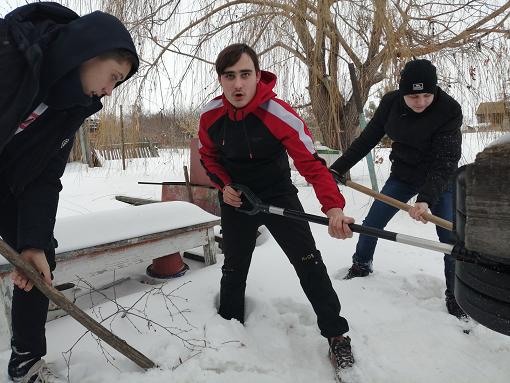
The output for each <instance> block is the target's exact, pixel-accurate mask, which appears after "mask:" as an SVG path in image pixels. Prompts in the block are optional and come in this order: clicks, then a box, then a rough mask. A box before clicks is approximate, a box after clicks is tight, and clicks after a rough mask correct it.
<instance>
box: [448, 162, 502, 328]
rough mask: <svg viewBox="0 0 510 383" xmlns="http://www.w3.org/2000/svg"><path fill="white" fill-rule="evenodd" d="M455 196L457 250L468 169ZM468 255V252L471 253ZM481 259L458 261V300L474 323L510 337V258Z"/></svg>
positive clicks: (460, 243) (460, 241)
mask: <svg viewBox="0 0 510 383" xmlns="http://www.w3.org/2000/svg"><path fill="white" fill-rule="evenodd" d="M468 166H469V165H468ZM455 195H456V203H455V206H456V215H455V222H454V230H455V233H456V235H457V246H460V247H463V244H464V242H465V230H464V229H465V226H466V166H465V167H463V168H461V169H460V170H459V173H458V176H457V188H456V194H455ZM465 251H467V252H469V249H465ZM509 251H510V243H509ZM479 256H480V261H481V262H479V263H470V262H464V261H460V260H457V261H456V265H455V274H456V278H455V298H456V299H457V302H458V303H459V305H460V307H462V309H463V310H464V311H465V312H466V313H467V314H468V315H469V316H471V317H472V318H473V319H474V320H476V321H477V322H479V323H480V324H482V325H484V326H486V327H488V328H490V329H492V330H494V331H497V332H499V333H502V334H505V335H510V261H509V258H501V257H494V256H491V255H490V254H479Z"/></svg>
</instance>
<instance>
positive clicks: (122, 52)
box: [98, 48, 139, 72]
mask: <svg viewBox="0 0 510 383" xmlns="http://www.w3.org/2000/svg"><path fill="white" fill-rule="evenodd" d="M98 57H99V58H100V59H101V60H108V59H113V60H115V61H117V62H118V63H122V62H128V63H130V64H131V71H130V72H136V70H137V69H138V65H139V62H138V57H136V55H135V54H134V53H133V52H131V51H130V50H128V49H124V48H116V49H112V50H109V51H106V52H104V53H101V54H100V55H98Z"/></svg>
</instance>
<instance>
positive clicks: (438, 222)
mask: <svg viewBox="0 0 510 383" xmlns="http://www.w3.org/2000/svg"><path fill="white" fill-rule="evenodd" d="M345 185H346V186H349V187H350V188H352V189H354V190H357V191H359V192H361V193H364V194H367V195H369V196H371V197H374V198H375V199H377V200H379V201H382V202H385V203H387V204H388V205H391V206H393V207H396V208H397V209H401V210H404V211H409V209H410V208H411V205H408V204H406V203H404V202H401V201H399V200H396V199H395V198H391V197H388V196H387V195H384V194H381V193H378V192H376V191H373V190H372V189H370V188H367V187H365V186H363V185H360V184H358V183H356V182H352V181H350V180H347V181H346V182H345ZM423 218H425V219H426V220H427V221H429V222H432V223H433V224H435V225H437V226H440V227H442V228H444V229H447V230H450V231H452V230H453V224H452V223H451V222H450V221H447V220H446V219H443V218H440V217H438V216H435V215H433V214H430V213H423Z"/></svg>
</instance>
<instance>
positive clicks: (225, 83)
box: [218, 53, 260, 109]
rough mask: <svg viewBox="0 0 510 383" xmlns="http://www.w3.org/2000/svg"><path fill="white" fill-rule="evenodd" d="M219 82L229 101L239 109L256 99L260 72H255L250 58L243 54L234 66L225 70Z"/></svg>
mask: <svg viewBox="0 0 510 383" xmlns="http://www.w3.org/2000/svg"><path fill="white" fill-rule="evenodd" d="M218 80H219V82H220V85H221V88H222V89H223V93H224V94H225V97H226V98H227V100H228V101H229V102H230V103H231V104H232V105H233V106H234V107H235V108H238V109H239V108H243V107H245V106H246V105H248V103H249V102H250V101H251V100H252V99H253V97H255V93H256V92H257V83H258V82H259V80H260V72H256V71H255V65H254V64H253V60H252V59H251V58H250V56H248V55H247V54H246V53H243V54H242V55H241V57H239V60H238V61H237V62H236V63H235V64H234V65H232V66H229V67H227V68H225V70H224V72H223V73H222V74H221V75H220V76H219V78H218Z"/></svg>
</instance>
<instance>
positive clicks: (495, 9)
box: [102, 0, 510, 149]
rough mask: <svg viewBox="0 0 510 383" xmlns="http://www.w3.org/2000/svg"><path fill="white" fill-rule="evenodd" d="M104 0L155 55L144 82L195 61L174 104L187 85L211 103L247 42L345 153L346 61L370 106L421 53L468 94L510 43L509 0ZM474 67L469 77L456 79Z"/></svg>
mask: <svg viewBox="0 0 510 383" xmlns="http://www.w3.org/2000/svg"><path fill="white" fill-rule="evenodd" d="M102 1H104V3H105V6H106V8H107V10H108V11H110V12H112V13H114V14H117V15H119V16H121V18H122V19H123V20H127V21H128V25H130V26H131V29H132V31H133V32H134V33H135V34H136V35H137V39H138V41H140V44H141V46H143V48H144V49H145V53H148V52H150V53H151V54H150V55H145V56H144V66H143V68H142V71H141V76H142V79H143V80H144V81H143V82H142V83H144V84H145V86H147V85H151V84H152V85H153V84H155V83H157V81H167V82H168V81H170V82H171V80H172V70H173V69H172V68H169V63H170V61H169V60H168V59H167V57H170V56H169V55H175V54H178V55H180V56H181V57H183V58H186V59H187V61H185V64H184V66H183V67H182V66H181V69H182V68H184V69H183V70H181V73H180V75H179V77H178V81H177V82H175V81H174V82H172V85H171V86H170V87H169V89H170V88H171V90H172V92H171V93H172V95H173V96H174V97H173V102H175V100H176V99H177V100H178V99H179V98H178V97H175V96H177V95H178V94H181V95H182V92H183V91H184V92H189V91H190V89H189V87H192V88H193V87H200V88H201V89H199V90H200V92H198V91H196V90H195V89H193V90H191V91H192V92H196V94H197V95H198V94H199V93H200V95H201V96H203V97H206V93H207V92H211V91H214V88H213V87H211V86H207V85H208V84H209V85H211V84H213V81H212V80H214V76H213V75H212V65H211V64H212V61H214V58H215V56H216V54H217V53H218V52H219V49H221V47H224V46H226V45H227V44H228V43H230V42H234V41H236V42H238V41H244V42H247V43H249V44H250V45H252V46H254V47H255V49H256V50H257V51H258V52H259V54H260V55H261V60H262V63H263V65H264V68H269V69H272V70H274V71H276V72H277V73H278V74H279V76H280V78H282V79H283V82H284V83H285V84H286V88H285V89H284V91H283V94H282V98H285V99H288V100H290V101H291V102H293V101H296V100H300V102H298V103H299V104H301V105H304V106H306V105H308V106H311V108H312V111H313V114H314V116H315V119H316V121H317V123H318V125H319V129H320V132H321V135H322V140H323V141H324V143H325V144H326V145H328V146H330V147H334V148H342V149H345V148H346V147H347V146H348V145H349V144H350V143H351V142H352V140H353V139H354V136H355V132H356V126H357V124H358V112H357V111H356V107H355V104H354V100H353V97H352V91H351V85H350V83H349V76H348V70H347V64H348V63H350V62H352V63H353V64H354V66H355V68H356V73H357V78H358V80H359V84H360V92H361V99H362V102H363V103H365V102H366V101H367V99H368V97H369V94H370V92H371V90H372V87H374V85H376V84H379V83H381V81H383V80H384V81H387V82H388V83H390V84H395V83H396V79H397V78H398V73H399V71H400V69H401V67H402V66H403V64H404V63H405V62H406V61H407V60H409V59H411V58H413V57H423V56H425V57H428V58H432V59H433V60H434V62H436V63H437V64H440V68H441V65H442V69H443V72H442V73H443V78H442V85H444V86H447V87H449V86H455V84H456V83H457V82H458V83H462V86H465V87H466V88H467V89H469V88H468V86H469V80H471V82H473V81H475V80H476V77H475V76H476V69H477V68H478V69H480V72H482V71H483V70H484V68H487V66H488V64H487V62H486V60H487V59H488V58H490V59H491V60H492V61H495V60H496V56H498V55H501V52H502V51H504V50H505V49H506V48H507V46H508V42H507V40H505V38H506V39H508V38H509V37H510V32H509V22H508V18H509V8H510V2H509V1H507V2H502V1H500V0H499V1H498V0H492V1H482V0H457V1H451V0H438V1H426V0H390V1H388V0H344V1H334V0H313V1H312V0H217V1H210V0H203V1H201V0H197V1H195V2H193V3H192V4H190V3H189V2H181V1H178V0H173V1H168V0H167V1H165V0H149V1H146V2H144V3H143V6H141V5H140V4H141V3H142V2H140V1H136V0H131V1H128V0H126V1H122V0H113V1H110V0H108V1H106V0H102ZM495 47H496V48H495ZM507 53H508V51H506V53H505V54H506V55H507ZM172 57H175V56H172ZM505 58H507V56H505ZM500 63H501V61H500ZM170 65H171V64H170ZM494 67H496V66H494ZM466 68H467V70H468V73H457V74H456V75H453V74H451V73H454V71H455V70H457V71H459V70H460V71H464V70H466ZM505 68H508V67H505ZM174 75H175V73H174ZM207 76H209V80H207ZM190 77H191V78H192V81H191V83H190V82H189V78H190ZM187 79H188V82H186V81H187ZM173 80H175V78H173ZM504 83H505V81H503V86H504ZM185 84H187V85H186V86H185ZM190 84H191V85H190ZM197 84H200V85H197ZM493 85H494V84H493ZM498 86H500V87H501V85H498ZM506 86H507V87H508V81H506ZM149 87H150V86H149ZM204 89H206V91H205V92H204V91H203V90H204ZM304 89H306V91H304V92H306V94H303V90H304ZM477 89H478V90H480V87H477ZM303 96H304V97H303ZM174 106H175V105H174Z"/></svg>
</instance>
